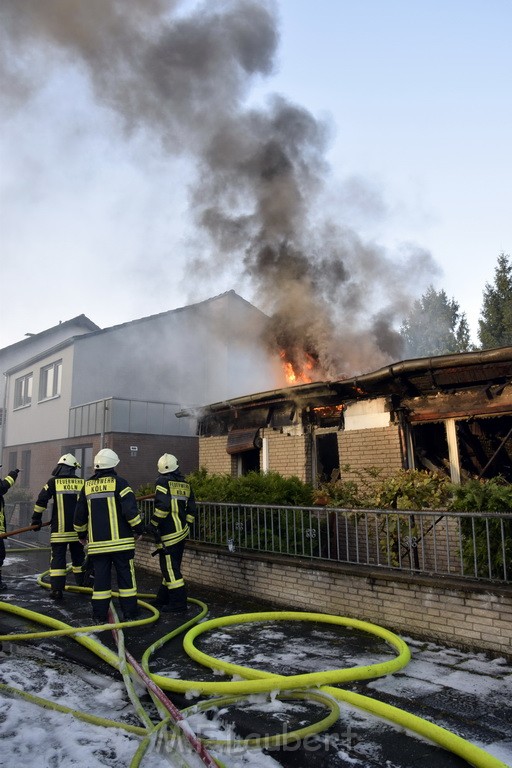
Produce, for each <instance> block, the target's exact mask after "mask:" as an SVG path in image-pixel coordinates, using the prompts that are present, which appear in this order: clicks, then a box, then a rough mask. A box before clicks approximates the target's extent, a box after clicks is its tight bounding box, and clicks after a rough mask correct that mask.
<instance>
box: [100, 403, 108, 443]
mask: <svg viewBox="0 0 512 768" xmlns="http://www.w3.org/2000/svg"><path fill="white" fill-rule="evenodd" d="M107 411H108V405H107V401H106V400H104V401H103V417H102V419H101V435H100V450H101V449H102V448H104V447H105V426H106V423H107Z"/></svg>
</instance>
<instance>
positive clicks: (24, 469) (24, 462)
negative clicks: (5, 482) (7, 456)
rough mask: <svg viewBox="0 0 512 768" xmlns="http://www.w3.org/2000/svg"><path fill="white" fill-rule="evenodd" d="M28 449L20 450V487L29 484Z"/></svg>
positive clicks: (29, 455) (29, 456) (25, 486)
mask: <svg viewBox="0 0 512 768" xmlns="http://www.w3.org/2000/svg"><path fill="white" fill-rule="evenodd" d="M30 458H31V454H30V451H22V452H21V467H20V469H21V475H20V486H21V488H28V487H29V486H30Z"/></svg>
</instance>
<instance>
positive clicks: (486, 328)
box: [478, 252, 512, 349]
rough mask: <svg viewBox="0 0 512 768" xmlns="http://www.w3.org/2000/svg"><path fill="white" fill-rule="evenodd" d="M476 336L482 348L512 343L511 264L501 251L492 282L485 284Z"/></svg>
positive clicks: (506, 255) (504, 345)
mask: <svg viewBox="0 0 512 768" xmlns="http://www.w3.org/2000/svg"><path fill="white" fill-rule="evenodd" d="M478 338H479V340H480V344H481V345H482V349H492V348H493V347H506V346H508V345H512V264H511V263H510V256H509V255H508V254H506V253H503V252H502V253H500V255H499V256H498V263H497V266H496V268H495V270H494V283H493V284H492V285H491V284H490V283H486V284H485V289H484V293H483V304H482V310H481V312H480V319H479V321H478Z"/></svg>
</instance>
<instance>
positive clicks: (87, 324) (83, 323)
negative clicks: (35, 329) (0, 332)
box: [0, 314, 99, 354]
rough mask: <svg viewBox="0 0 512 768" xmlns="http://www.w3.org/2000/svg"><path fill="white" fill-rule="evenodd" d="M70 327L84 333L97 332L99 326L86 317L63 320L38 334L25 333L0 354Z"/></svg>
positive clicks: (0, 351)
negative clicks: (79, 328)
mask: <svg viewBox="0 0 512 768" xmlns="http://www.w3.org/2000/svg"><path fill="white" fill-rule="evenodd" d="M72 326H75V327H76V326H79V327H82V328H84V329H85V330H86V331H97V330H99V325H96V323H93V322H92V320H89V318H88V317H86V315H83V314H82V315H77V316H76V317H72V318H71V319H70V320H64V321H63V322H61V323H59V324H58V325H53V326H52V327H51V328H47V329H46V330H44V331H41V332H40V333H27V334H25V338H24V339H21V340H20V341H16V342H14V344H9V346H8V347H3V348H2V349H0V354H2V353H4V352H6V351H9V352H11V351H13V350H17V349H20V348H22V347H23V346H29V345H31V344H32V343H33V342H34V341H35V340H37V341H39V340H41V339H43V340H44V339H45V338H47V337H50V336H52V335H53V334H55V333H56V332H57V331H62V330H63V329H64V330H65V329H66V328H70V327H72Z"/></svg>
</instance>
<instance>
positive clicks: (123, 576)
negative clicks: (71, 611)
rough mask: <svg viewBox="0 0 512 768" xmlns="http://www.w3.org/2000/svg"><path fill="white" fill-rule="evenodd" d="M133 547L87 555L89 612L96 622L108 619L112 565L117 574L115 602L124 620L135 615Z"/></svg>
mask: <svg viewBox="0 0 512 768" xmlns="http://www.w3.org/2000/svg"><path fill="white" fill-rule="evenodd" d="M134 555H135V550H134V549H128V550H123V551H121V552H102V553H101V554H99V555H89V557H90V558H91V561H92V565H93V568H94V587H93V591H92V614H93V617H94V620H95V621H96V622H97V623H98V624H105V623H106V622H107V621H108V607H109V604H110V600H111V597H112V567H114V568H115V571H116V576H117V592H118V593H119V604H120V606H121V610H122V612H123V618H124V619H126V620H129V619H134V618H135V617H136V615H137V582H136V580H135V568H134V565H133V557H134Z"/></svg>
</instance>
